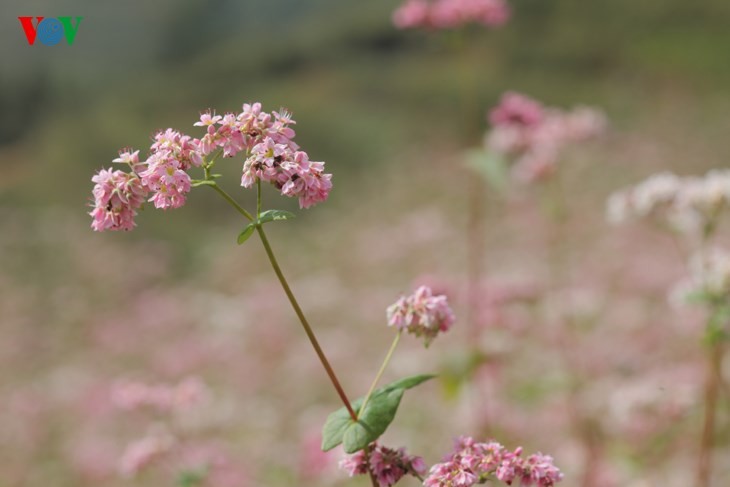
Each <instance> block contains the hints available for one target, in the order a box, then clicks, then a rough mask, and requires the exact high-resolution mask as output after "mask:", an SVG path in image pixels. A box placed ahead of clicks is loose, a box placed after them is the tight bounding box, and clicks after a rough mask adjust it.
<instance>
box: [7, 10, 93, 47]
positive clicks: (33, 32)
mask: <svg viewBox="0 0 730 487" xmlns="http://www.w3.org/2000/svg"><path fill="white" fill-rule="evenodd" d="M33 18H34V17H18V20H19V21H20V25H21V26H23V32H25V37H26V38H28V45H29V46H32V45H33V44H35V41H36V39H38V41H40V43H41V44H43V45H44V46H55V45H56V44H58V43H59V42H61V39H62V38H63V37H65V38H66V42H68V45H69V46H71V45H73V43H74V40H75V39H76V32H77V31H78V30H79V24H80V23H81V19H83V17H74V20H75V22H76V24H75V25H74V22H73V21H72V20H71V19H72V18H71V17H57V18H54V17H35V25H33Z"/></svg>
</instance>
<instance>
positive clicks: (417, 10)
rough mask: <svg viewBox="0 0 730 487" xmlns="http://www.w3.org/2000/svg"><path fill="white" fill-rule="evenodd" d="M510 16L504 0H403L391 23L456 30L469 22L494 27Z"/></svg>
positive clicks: (411, 26) (408, 26) (406, 26)
mask: <svg viewBox="0 0 730 487" xmlns="http://www.w3.org/2000/svg"><path fill="white" fill-rule="evenodd" d="M509 17H510V9H509V6H508V5H507V2H506V1H505V0H432V1H431V0H406V2H405V3H403V4H402V5H401V6H400V7H398V9H397V10H396V11H395V12H393V24H395V26H396V27H398V28H399V29H412V28H421V27H426V28H431V29H456V28H460V27H463V26H464V25H466V24H469V23H478V24H483V25H486V26H490V27H496V26H500V25H503V24H504V23H506V22H507V21H508V20H509Z"/></svg>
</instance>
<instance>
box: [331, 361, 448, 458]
mask: <svg viewBox="0 0 730 487" xmlns="http://www.w3.org/2000/svg"><path fill="white" fill-rule="evenodd" d="M434 377H435V375H432V374H422V375H414V376H411V377H406V378H404V379H400V380H398V381H395V382H392V383H390V384H388V385H387V386H384V387H381V388H379V389H376V390H375V391H374V392H373V394H372V395H371V396H370V399H368V402H367V404H366V405H365V410H364V411H362V412H360V407H361V406H362V403H363V400H364V398H359V399H356V400H355V401H354V402H353V403H352V407H353V409H354V410H355V413H356V414H357V415H358V420H357V422H356V421H353V419H352V418H351V417H350V414H349V412H348V411H347V409H346V408H344V407H342V408H340V409H338V410H337V411H335V412H333V413H331V414H330V415H329V416H328V417H327V421H326V422H325V424H324V427H323V428H322V450H323V451H328V450H331V449H332V448H334V447H336V446H337V445H339V444H340V443H342V446H343V447H344V449H345V452H346V453H355V452H357V451H359V450H362V449H363V448H365V447H366V446H368V445H369V444H370V443H372V442H373V441H375V440H377V439H378V438H379V437H380V436H381V435H382V434H383V433H385V430H387V429H388V426H390V423H392V422H393V419H394V418H395V414H396V412H397V411H398V406H399V405H400V401H401V399H402V397H403V393H404V392H405V391H406V390H407V389H411V388H413V387H416V386H417V385H419V384H422V383H423V382H426V381H428V380H430V379H433V378H434Z"/></svg>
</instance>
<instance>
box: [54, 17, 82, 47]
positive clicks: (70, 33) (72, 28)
mask: <svg viewBox="0 0 730 487" xmlns="http://www.w3.org/2000/svg"><path fill="white" fill-rule="evenodd" d="M81 19H83V17H76V25H73V24H72V23H71V17H58V20H60V21H61V23H62V24H63V32H64V33H65V34H66V41H67V42H68V45H69V46H70V45H72V44H73V43H74V39H76V32H77V31H78V30H79V24H80V23H81Z"/></svg>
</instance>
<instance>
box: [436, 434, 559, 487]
mask: <svg viewBox="0 0 730 487" xmlns="http://www.w3.org/2000/svg"><path fill="white" fill-rule="evenodd" d="M490 478H496V479H497V480H500V481H502V482H504V483H506V484H507V485H511V484H512V483H514V482H515V481H517V480H519V481H520V485H524V486H531V485H535V486H538V487H550V486H553V485H555V484H556V483H558V482H560V481H561V480H562V479H563V474H562V473H561V472H560V470H559V469H558V468H557V467H556V466H555V465H554V464H553V458H552V457H550V456H548V455H543V454H542V453H536V454H533V455H530V456H529V457H527V458H523V457H522V448H521V447H520V448H517V449H516V450H515V451H509V450H507V449H506V448H505V447H504V446H502V445H501V444H499V443H497V442H495V441H490V442H486V443H479V442H476V441H474V439H473V438H471V437H462V438H459V439H458V440H457V441H456V445H455V448H454V452H453V453H452V454H451V455H449V456H448V457H447V458H446V459H445V460H444V461H443V462H442V463H437V464H436V465H434V466H433V467H431V469H430V471H429V474H428V477H426V480H425V481H424V483H423V485H425V486H426V487H470V486H472V485H475V484H481V483H484V482H486V481H487V480H489V479H490Z"/></svg>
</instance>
